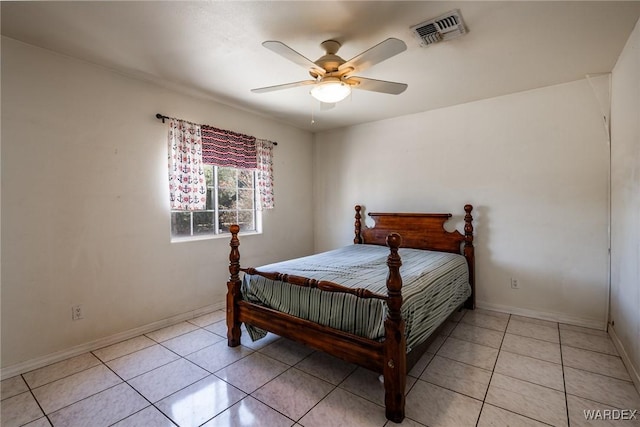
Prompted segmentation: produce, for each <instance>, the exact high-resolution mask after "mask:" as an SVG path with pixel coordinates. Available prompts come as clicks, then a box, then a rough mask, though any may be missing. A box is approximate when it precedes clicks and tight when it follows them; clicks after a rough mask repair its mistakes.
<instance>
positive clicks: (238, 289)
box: [227, 205, 475, 423]
mask: <svg viewBox="0 0 640 427" xmlns="http://www.w3.org/2000/svg"><path fill="white" fill-rule="evenodd" d="M472 210H473V207H472V206H471V205H465V207H464V211H465V215H464V233H460V232H459V231H457V230H454V231H452V232H449V231H447V230H446V229H445V228H444V225H445V223H446V222H447V220H449V219H450V218H451V217H452V215H451V214H449V213H443V214H440V213H436V214H432V213H368V216H369V217H371V218H372V219H373V221H374V225H373V226H372V227H368V226H366V225H365V224H363V221H362V207H361V206H359V205H358V206H356V207H355V230H354V231H355V237H354V240H353V242H354V245H352V246H349V247H346V248H340V249H337V250H335V251H328V252H325V253H322V254H318V255H314V256H311V257H303V258H300V259H298V260H291V261H285V262H281V263H276V264H270V265H268V266H263V267H260V268H251V267H249V268H242V267H241V266H240V252H239V246H240V241H239V239H238V233H239V227H238V226H237V225H233V226H231V227H230V231H231V241H230V247H231V252H230V254H229V273H230V277H229V281H228V282H227V340H228V345H229V346H231V347H235V346H238V345H240V334H241V332H240V326H241V324H242V323H244V324H245V325H246V327H247V331H248V332H249V334H250V335H251V337H252V339H255V338H259V337H260V336H261V335H263V334H264V333H266V331H269V332H272V333H274V334H276V335H279V336H282V337H286V338H289V339H292V340H294V341H297V342H300V343H302V344H304V345H307V346H309V347H312V348H315V349H317V350H320V351H323V352H326V353H329V354H332V355H334V356H336V357H339V358H340V359H343V360H345V361H347V362H351V363H355V364H357V365H359V366H362V367H364V368H367V369H370V370H372V371H375V372H378V373H380V374H382V376H383V379H384V388H385V415H386V417H387V419H389V420H391V421H393V422H396V423H399V422H402V420H403V419H404V406H405V385H406V373H407V372H408V371H409V370H410V368H411V366H412V365H413V364H414V363H415V362H416V361H417V360H418V359H419V357H420V356H421V354H422V353H423V352H424V351H425V350H426V348H427V346H428V345H429V344H430V342H431V339H433V338H434V337H435V335H437V334H436V333H434V331H436V330H437V328H438V327H440V326H441V325H442V324H443V323H444V322H445V321H446V319H447V318H448V317H449V316H451V315H453V314H455V311H456V310H458V309H459V308H460V307H461V306H462V305H464V306H465V307H466V308H468V309H473V308H474V307H475V280H474V247H473V224H472V221H473V218H472V216H471V212H472ZM385 246H386V247H385ZM422 257H426V258H424V259H423V258H422ZM340 260H344V264H342V261H340ZM403 260H405V265H404V266H403ZM424 265H430V266H432V268H430V269H428V270H425V271H422V266H424ZM401 266H402V270H403V275H402V276H401V274H400V269H401ZM445 270H446V271H447V275H446V276H445V275H444V274H443V272H444V271H445ZM241 273H244V274H243V275H242V277H241ZM381 274H382V276H381ZM425 277H426V278H429V277H430V279H429V280H428V284H426V285H425V284H422V283H417V282H420V281H421V280H426V279H425ZM443 277H445V278H444V279H443ZM433 278H435V280H431V279H433ZM405 279H406V282H405V283H404V284H403V281H405ZM416 281H417V282H416ZM432 283H438V285H437V286H436V285H435V284H432ZM423 288H424V289H423ZM273 295H275V297H273ZM283 295H284V296H283ZM405 297H406V299H405ZM418 308H419V309H418ZM345 313H353V314H352V315H345Z"/></svg>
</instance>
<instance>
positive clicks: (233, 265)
mask: <svg viewBox="0 0 640 427" xmlns="http://www.w3.org/2000/svg"><path fill="white" fill-rule="evenodd" d="M229 230H230V231H231V242H230V243H229V246H231V253H230V254H229V281H228V282H227V344H228V345H229V347H236V346H238V345H240V322H239V321H238V300H239V299H240V284H241V282H240V251H239V250H238V246H240V240H238V233H239V232H240V227H239V226H238V225H236V224H233V225H232V226H231V227H230V229H229Z"/></svg>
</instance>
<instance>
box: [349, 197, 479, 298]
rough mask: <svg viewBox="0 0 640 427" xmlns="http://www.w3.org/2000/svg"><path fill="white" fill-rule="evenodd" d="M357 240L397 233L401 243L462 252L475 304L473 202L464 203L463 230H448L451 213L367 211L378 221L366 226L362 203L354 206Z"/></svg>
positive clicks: (379, 240)
mask: <svg viewBox="0 0 640 427" xmlns="http://www.w3.org/2000/svg"><path fill="white" fill-rule="evenodd" d="M355 210H356V215H355V238H354V239H353V243H355V244H361V243H363V244H373V245H383V246H386V244H387V242H386V241H387V236H388V235H389V234H390V233H398V234H400V236H401V237H402V244H401V246H400V247H403V248H413V249H426V250H431V251H440V252H451V253H456V254H462V255H464V257H465V258H466V259H467V264H468V266H469V280H470V282H471V289H472V292H473V295H472V296H471V297H470V299H469V300H470V301H468V303H467V305H466V306H467V308H473V307H474V306H475V274H474V271H475V255H474V248H473V223H472V222H473V217H472V216H471V211H472V210H473V206H471V205H465V206H464V211H465V216H464V234H462V233H460V232H459V231H458V230H454V231H447V230H445V228H444V224H445V222H447V221H448V220H449V218H451V217H452V215H451V214H450V213H377V212H371V213H368V216H370V217H371V218H373V220H374V221H375V223H374V226H373V227H367V226H366V225H364V226H363V224H362V221H361V220H362V216H361V214H360V213H361V211H362V207H361V206H360V205H356V207H355Z"/></svg>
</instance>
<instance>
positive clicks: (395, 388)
mask: <svg viewBox="0 0 640 427" xmlns="http://www.w3.org/2000/svg"><path fill="white" fill-rule="evenodd" d="M401 244H402V237H400V235H399V234H398V233H392V234H389V235H388V236H387V246H389V248H390V254H389V257H388V258H387V266H388V267H389V275H388V276H387V293H388V298H387V307H388V310H389V311H388V313H387V318H386V319H385V321H384V329H385V340H384V366H383V374H384V402H385V407H386V416H387V419H389V420H391V421H393V422H396V423H400V422H402V420H403V419H404V405H405V396H404V392H405V385H406V381H407V379H406V371H407V351H406V348H407V343H406V339H405V332H404V330H405V323H404V319H403V318H402V313H401V308H402V277H401V276H400V266H401V265H402V261H401V260H400V255H398V248H399V247H400V245H401Z"/></svg>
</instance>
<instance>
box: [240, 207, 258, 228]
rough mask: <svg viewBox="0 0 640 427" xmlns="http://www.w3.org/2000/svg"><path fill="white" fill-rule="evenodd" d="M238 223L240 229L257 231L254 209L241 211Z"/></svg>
mask: <svg viewBox="0 0 640 427" xmlns="http://www.w3.org/2000/svg"><path fill="white" fill-rule="evenodd" d="M238 225H239V226H240V231H255V229H256V224H255V219H254V215H253V211H239V212H238Z"/></svg>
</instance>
